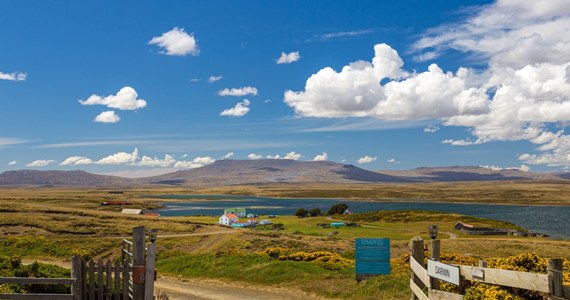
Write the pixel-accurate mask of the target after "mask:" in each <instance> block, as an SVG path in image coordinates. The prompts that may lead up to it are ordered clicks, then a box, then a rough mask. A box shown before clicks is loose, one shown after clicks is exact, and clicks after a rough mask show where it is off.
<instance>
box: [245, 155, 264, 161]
mask: <svg viewBox="0 0 570 300" xmlns="http://www.w3.org/2000/svg"><path fill="white" fill-rule="evenodd" d="M247 158H249V159H252V160H256V159H261V158H263V156H261V155H258V154H255V153H250V154H249V155H247Z"/></svg>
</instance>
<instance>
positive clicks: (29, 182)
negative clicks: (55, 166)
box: [0, 170, 133, 187]
mask: <svg viewBox="0 0 570 300" xmlns="http://www.w3.org/2000/svg"><path fill="white" fill-rule="evenodd" d="M132 184H133V181H132V180H130V179H127V178H122V177H115V176H105V175H96V174H91V173H87V172H85V171H36V170H20V171H6V172H4V173H1V174H0V185H4V186H6V185H9V186H54V187H74V186H86V187H87V186H125V185H132Z"/></svg>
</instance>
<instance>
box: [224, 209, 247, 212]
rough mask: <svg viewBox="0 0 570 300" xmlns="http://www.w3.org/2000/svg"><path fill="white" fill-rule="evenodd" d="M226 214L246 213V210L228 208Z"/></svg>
mask: <svg viewBox="0 0 570 300" xmlns="http://www.w3.org/2000/svg"><path fill="white" fill-rule="evenodd" d="M225 212H226V213H233V212H245V208H226V209H225Z"/></svg>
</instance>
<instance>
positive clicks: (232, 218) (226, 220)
mask: <svg viewBox="0 0 570 300" xmlns="http://www.w3.org/2000/svg"><path fill="white" fill-rule="evenodd" d="M237 221H239V219H238V217H237V216H236V215H235V214H224V215H223V216H221V217H220V220H219V221H218V224H220V225H226V226H230V225H232V223H236V222H237Z"/></svg>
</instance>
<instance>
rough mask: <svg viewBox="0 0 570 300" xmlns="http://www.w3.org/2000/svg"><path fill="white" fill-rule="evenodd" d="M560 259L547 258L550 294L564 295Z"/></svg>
mask: <svg viewBox="0 0 570 300" xmlns="http://www.w3.org/2000/svg"><path fill="white" fill-rule="evenodd" d="M562 269H563V263H562V259H560V258H557V259H549V260H548V286H549V289H550V294H552V295H554V296H557V297H564V290H563V287H562Z"/></svg>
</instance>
